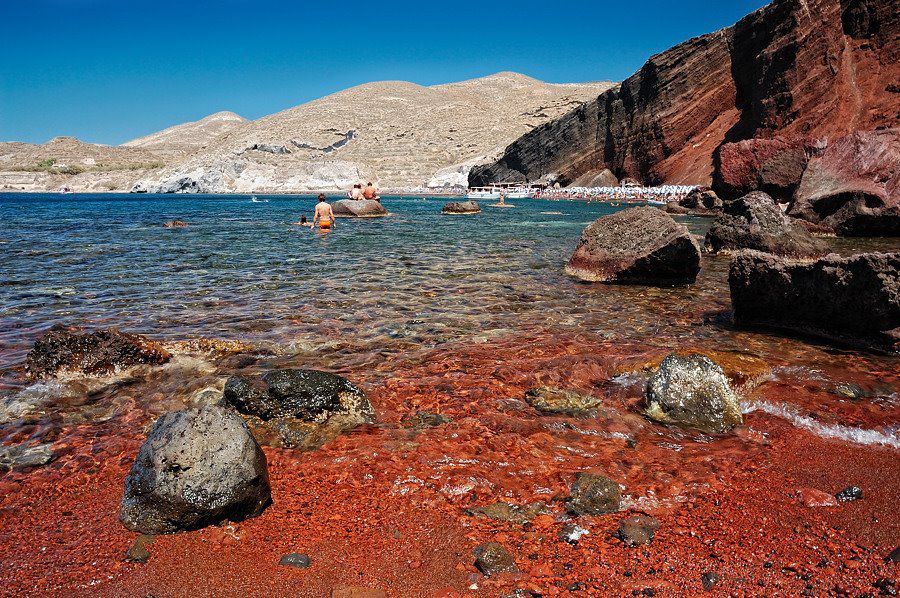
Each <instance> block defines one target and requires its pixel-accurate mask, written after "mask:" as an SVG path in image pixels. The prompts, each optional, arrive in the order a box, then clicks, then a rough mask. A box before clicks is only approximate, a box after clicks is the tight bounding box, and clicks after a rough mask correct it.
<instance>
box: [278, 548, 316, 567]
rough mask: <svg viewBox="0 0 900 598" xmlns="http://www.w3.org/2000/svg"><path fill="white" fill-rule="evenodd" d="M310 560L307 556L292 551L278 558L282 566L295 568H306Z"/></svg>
mask: <svg viewBox="0 0 900 598" xmlns="http://www.w3.org/2000/svg"><path fill="white" fill-rule="evenodd" d="M310 563H311V561H310V558H309V556H307V555H305V554H298V553H296V552H292V553H290V554H286V555H284V556H282V557H281V558H280V559H278V564H279V565H282V566H284V567H294V568H295V569H308V568H309V565H310Z"/></svg>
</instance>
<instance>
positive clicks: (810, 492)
mask: <svg viewBox="0 0 900 598" xmlns="http://www.w3.org/2000/svg"><path fill="white" fill-rule="evenodd" d="M797 498H798V499H799V500H800V502H802V503H803V504H804V505H806V506H807V507H810V508H815V507H836V506H838V501H837V499H836V498H835V497H834V496H832V495H830V494H828V493H827V492H824V491H822V490H816V489H815V488H801V489H800V490H797Z"/></svg>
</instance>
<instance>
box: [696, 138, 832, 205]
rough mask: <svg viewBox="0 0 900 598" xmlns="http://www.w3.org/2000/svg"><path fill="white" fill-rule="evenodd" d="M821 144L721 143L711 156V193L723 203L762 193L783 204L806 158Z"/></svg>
mask: <svg viewBox="0 0 900 598" xmlns="http://www.w3.org/2000/svg"><path fill="white" fill-rule="evenodd" d="M824 146H825V143H824V142H823V141H818V140H816V139H813V138H810V137H775V138H772V139H745V140H743V141H738V142H736V143H725V144H723V145H722V147H721V148H719V150H718V152H717V153H716V156H715V171H714V172H713V189H714V190H715V191H716V193H717V194H718V195H719V196H721V197H722V198H723V199H724V200H726V201H733V200H735V199H738V198H740V197H743V196H744V195H746V194H748V193H750V192H752V191H763V192H765V193H768V194H770V195H772V196H773V197H776V198H777V199H779V200H784V201H787V200H789V199H791V198H792V197H793V195H794V191H795V190H796V189H797V187H798V186H799V185H800V179H801V178H802V176H803V171H804V170H805V169H806V165H807V162H809V157H810V156H811V155H815V154H816V153H818V152H820V151H821V150H822V148H824Z"/></svg>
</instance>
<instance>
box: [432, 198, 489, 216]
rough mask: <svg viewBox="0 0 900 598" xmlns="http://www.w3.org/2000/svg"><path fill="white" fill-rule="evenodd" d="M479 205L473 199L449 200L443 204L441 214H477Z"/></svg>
mask: <svg viewBox="0 0 900 598" xmlns="http://www.w3.org/2000/svg"><path fill="white" fill-rule="evenodd" d="M479 212H481V206H479V205H478V202H475V201H451V202H448V203H446V204H444V208H443V209H442V210H441V213H442V214H478V213H479Z"/></svg>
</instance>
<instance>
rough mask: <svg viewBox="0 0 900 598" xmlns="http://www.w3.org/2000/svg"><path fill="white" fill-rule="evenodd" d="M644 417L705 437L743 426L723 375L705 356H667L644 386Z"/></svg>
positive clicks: (736, 400)
mask: <svg viewBox="0 0 900 598" xmlns="http://www.w3.org/2000/svg"><path fill="white" fill-rule="evenodd" d="M645 413H646V414H647V416H648V417H650V418H651V419H654V420H656V421H658V422H662V423H665V424H675V425H678V426H683V427H687V428H696V429H698V430H701V431H702V432H706V433H708V434H719V433H723V432H727V431H729V430H731V429H732V428H733V427H734V426H736V425H738V424H740V423H742V422H743V418H742V416H741V406H740V403H739V402H738V398H737V396H735V394H734V391H733V390H732V389H731V384H730V383H729V382H728V378H727V376H726V375H725V372H724V371H722V368H721V367H719V366H718V364H716V363H714V362H713V361H712V360H711V359H709V358H708V357H706V356H705V355H699V354H696V353H695V354H691V355H677V354H675V353H673V354H671V355H668V356H667V357H666V358H665V359H663V361H662V363H661V364H660V366H659V369H657V370H656V372H654V373H653V375H651V376H650V379H649V381H648V382H647V393H646V408H645Z"/></svg>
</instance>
